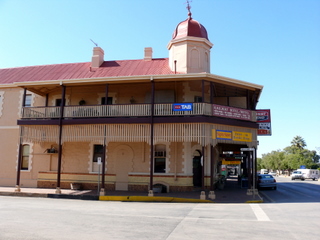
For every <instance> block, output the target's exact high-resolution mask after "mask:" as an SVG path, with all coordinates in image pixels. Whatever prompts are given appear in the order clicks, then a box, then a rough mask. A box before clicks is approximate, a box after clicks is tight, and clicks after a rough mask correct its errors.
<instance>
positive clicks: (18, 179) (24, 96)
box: [15, 88, 27, 192]
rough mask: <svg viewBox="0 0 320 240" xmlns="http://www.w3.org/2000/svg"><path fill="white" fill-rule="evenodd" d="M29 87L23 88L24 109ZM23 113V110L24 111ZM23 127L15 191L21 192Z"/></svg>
mask: <svg viewBox="0 0 320 240" xmlns="http://www.w3.org/2000/svg"><path fill="white" fill-rule="evenodd" d="M26 96H27V89H26V88H24V89H23V97H22V109H23V108H24V107H25V105H26ZM22 113H23V112H22ZM22 134H23V131H22V127H21V126H20V140H19V150H18V166H17V179H16V189H15V192H20V172H21V161H22Z"/></svg>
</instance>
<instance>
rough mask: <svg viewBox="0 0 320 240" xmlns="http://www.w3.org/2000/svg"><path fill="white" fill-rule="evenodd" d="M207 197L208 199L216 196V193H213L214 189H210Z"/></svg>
mask: <svg viewBox="0 0 320 240" xmlns="http://www.w3.org/2000/svg"><path fill="white" fill-rule="evenodd" d="M208 197H209V198H210V199H215V198H216V194H215V193H214V191H210V192H209V195H208Z"/></svg>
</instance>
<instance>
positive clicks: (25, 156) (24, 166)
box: [21, 144, 30, 170]
mask: <svg viewBox="0 0 320 240" xmlns="http://www.w3.org/2000/svg"><path fill="white" fill-rule="evenodd" d="M29 155H30V146H29V145H27V144H26V145H23V146H22V156H21V157H22V159H21V170H29Z"/></svg>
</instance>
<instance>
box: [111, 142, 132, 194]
mask: <svg viewBox="0 0 320 240" xmlns="http://www.w3.org/2000/svg"><path fill="white" fill-rule="evenodd" d="M115 152H116V164H115V167H116V169H115V170H116V190H122V191H128V182H129V175H128V174H129V172H130V171H132V159H133V150H132V149H131V148H130V147H128V146H126V145H121V146H119V147H118V148H116V149H115Z"/></svg>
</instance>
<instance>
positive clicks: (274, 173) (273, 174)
mask: <svg viewBox="0 0 320 240" xmlns="http://www.w3.org/2000/svg"><path fill="white" fill-rule="evenodd" d="M268 174H270V175H272V176H274V177H275V176H277V173H276V172H269V173H268Z"/></svg>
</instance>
